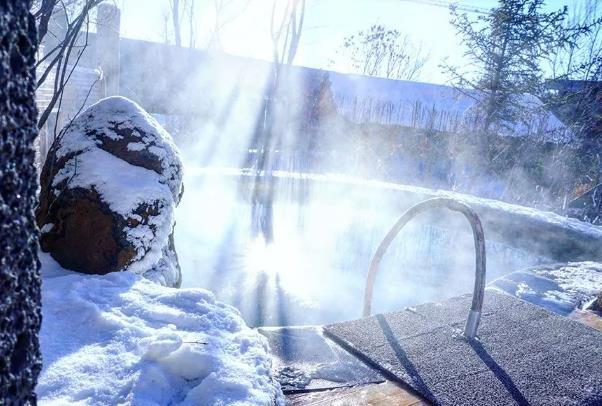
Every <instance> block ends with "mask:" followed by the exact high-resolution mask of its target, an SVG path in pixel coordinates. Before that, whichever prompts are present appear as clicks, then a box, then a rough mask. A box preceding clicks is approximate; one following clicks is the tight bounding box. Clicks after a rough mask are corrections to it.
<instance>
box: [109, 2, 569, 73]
mask: <svg viewBox="0 0 602 406" xmlns="http://www.w3.org/2000/svg"><path fill="white" fill-rule="evenodd" d="M194 1H195V4H196V6H195V7H196V9H195V19H194V21H195V24H194V25H195V35H194V38H195V43H196V46H197V47H198V48H203V47H205V46H206V44H207V43H208V38H209V35H210V32H212V30H211V27H213V25H214V21H215V20H214V12H213V0H194ZM231 1H232V2H233V5H232V7H231V8H230V10H226V12H224V13H223V14H224V16H225V17H224V18H233V20H232V21H231V22H230V23H229V24H227V25H226V26H225V27H224V28H223V30H222V31H221V32H222V34H221V48H222V49H223V50H224V51H225V52H228V53H232V54H236V55H241V56H249V57H254V58H263V59H270V57H271V43H270V39H269V16H270V10H271V5H272V0H231ZM283 1H284V0H283ZM576 1H578V0H548V1H547V8H548V9H558V8H560V7H561V6H562V5H564V4H567V5H571V4H572V3H574V2H576ZM247 2H248V6H247V7H246V9H245V11H244V13H242V14H240V11H239V10H240V6H241V4H244V3H247ZM456 2H457V3H459V4H461V5H465V6H477V7H481V8H491V7H494V6H495V5H496V3H497V1H496V0H463V1H456ZM117 3H118V4H119V6H120V8H121V9H122V35H123V36H125V37H130V38H138V39H145V40H151V41H164V38H165V32H166V28H165V27H166V24H165V21H166V20H165V18H166V16H167V15H168V8H169V1H168V0H118V1H117ZM375 23H379V24H382V25H385V26H387V27H389V28H394V29H397V30H399V31H401V32H403V33H406V34H408V35H409V36H410V37H411V38H412V40H413V41H414V42H415V43H419V44H421V46H422V48H423V50H424V51H426V52H428V53H429V55H430V57H429V60H428V62H427V64H426V65H425V67H424V69H423V71H422V73H421V75H420V77H419V78H418V79H419V80H422V81H425V82H433V83H445V82H446V81H447V78H446V77H445V76H444V75H443V74H442V72H441V69H440V68H439V65H440V64H441V62H442V61H443V59H444V58H449V60H450V61H451V62H452V63H459V62H461V61H462V54H463V52H464V50H463V48H462V46H461V44H460V41H459V39H458V38H457V36H456V33H455V31H454V29H453V27H452V26H451V25H450V24H449V10H448V9H446V8H444V7H436V6H432V5H428V4H418V3H415V2H412V1H404V0H307V6H306V20H305V29H304V31H303V34H302V39H301V43H300V46H299V50H298V53H297V57H296V59H295V64H298V65H304V66H311V67H316V68H329V67H332V65H331V61H332V60H335V61H338V63H336V65H335V68H336V69H337V70H341V71H348V70H349V67H347V66H346V65H345V64H343V63H342V61H341V60H340V59H338V60H337V53H336V51H337V50H338V49H340V48H341V45H342V42H343V38H344V37H345V36H348V35H350V34H353V33H355V32H357V31H359V30H361V29H364V28H367V27H369V26H370V25H372V24H375ZM167 29H168V31H169V30H170V29H171V28H170V27H169V26H168V28H167ZM186 30H188V28H186Z"/></svg>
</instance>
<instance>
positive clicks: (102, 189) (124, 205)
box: [41, 97, 182, 285]
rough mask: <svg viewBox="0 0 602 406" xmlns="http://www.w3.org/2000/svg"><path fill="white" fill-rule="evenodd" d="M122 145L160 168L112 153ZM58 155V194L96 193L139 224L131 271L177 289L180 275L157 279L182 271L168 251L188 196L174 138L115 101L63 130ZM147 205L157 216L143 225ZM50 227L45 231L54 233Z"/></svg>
mask: <svg viewBox="0 0 602 406" xmlns="http://www.w3.org/2000/svg"><path fill="white" fill-rule="evenodd" d="M126 137H127V138H126ZM129 139H134V140H136V141H132V142H128V140H129ZM120 141H121V142H128V143H127V145H126V149H127V151H131V152H140V151H142V150H144V152H145V153H146V154H147V157H146V158H145V160H146V161H147V164H154V163H158V165H159V166H160V167H157V168H153V169H148V168H147V167H144V166H140V165H136V164H132V163H130V162H128V160H126V159H124V157H123V156H116V155H115V154H114V153H111V152H108V151H110V150H111V148H115V145H116V144H113V146H110V145H109V144H111V143H115V142H117V143H119V142H120ZM55 153H56V161H57V162H60V161H61V160H62V159H67V162H66V163H65V164H64V165H63V167H62V168H61V169H60V170H59V172H58V173H57V174H56V176H55V177H54V178H53V180H52V186H53V187H54V188H55V190H54V193H55V195H56V194H58V193H60V191H61V190H62V188H63V185H64V184H65V185H66V187H67V188H70V189H75V188H83V189H93V190H95V191H96V192H97V193H98V194H99V195H100V198H101V200H102V201H103V202H104V203H106V204H108V206H109V208H110V209H111V211H113V212H114V213H117V214H118V215H120V216H122V217H123V218H124V219H131V222H130V223H131V224H135V225H132V226H131V227H129V228H127V229H126V230H125V234H126V235H125V238H126V239H127V241H129V242H130V243H131V244H132V245H133V246H134V248H135V249H136V256H135V257H134V258H133V259H132V261H131V264H130V265H129V267H128V270H129V271H132V272H136V273H144V272H147V273H149V274H148V275H147V276H148V277H149V278H151V279H153V280H155V281H160V280H161V279H168V281H163V283H164V284H167V285H174V284H175V282H174V281H171V279H174V280H175V279H176V277H175V276H174V277H166V276H165V275H155V274H156V273H167V274H170V275H171V274H174V275H175V274H176V273H179V271H176V270H174V269H171V268H173V266H174V265H173V264H170V259H169V253H166V252H165V250H164V248H165V247H166V246H167V244H168V238H169V235H170V234H171V232H172V229H173V226H174V222H175V220H174V208H175V206H176V205H177V204H178V203H179V200H180V196H181V192H182V190H181V189H182V163H181V160H180V157H179V154H178V150H177V148H176V146H175V145H174V143H173V141H172V139H171V136H170V135H169V134H168V133H167V132H166V131H165V130H164V129H163V128H162V127H161V126H160V125H159V123H158V122H157V121H156V120H155V119H154V118H153V117H152V116H150V115H149V114H148V113H147V112H145V111H144V110H143V109H142V108H141V107H140V106H138V105H137V104H136V103H134V102H132V101H131V100H128V99H126V98H123V97H110V98H107V99H103V100H101V101H99V102H98V103H96V104H94V105H92V106H91V107H89V108H88V109H87V110H86V111H85V112H83V113H82V114H81V115H80V116H78V117H77V118H76V119H75V120H74V121H73V122H72V123H71V124H69V125H68V126H67V127H66V128H65V130H63V132H62V133H61V135H60V141H59V144H58V148H57V149H56V152H55ZM140 156H143V155H138V159H140V158H139V157H140ZM141 207H152V208H154V209H156V210H155V212H156V213H154V214H153V215H151V216H149V217H148V221H142V217H141V216H140V214H137V211H138V210H139V209H140V208H141ZM136 223H137V224H136ZM47 226H48V225H43V226H42V227H41V228H42V230H45V231H49V229H48V227H47ZM166 257H167V258H166ZM158 269H159V270H158ZM149 270H150V271H149Z"/></svg>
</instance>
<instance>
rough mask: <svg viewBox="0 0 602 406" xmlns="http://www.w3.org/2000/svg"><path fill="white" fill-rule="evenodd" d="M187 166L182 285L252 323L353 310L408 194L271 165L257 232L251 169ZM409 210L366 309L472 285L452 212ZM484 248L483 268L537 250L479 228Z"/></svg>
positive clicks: (469, 246) (512, 263)
mask: <svg viewBox="0 0 602 406" xmlns="http://www.w3.org/2000/svg"><path fill="white" fill-rule="evenodd" d="M186 176H187V178H186V179H185V182H186V196H185V198H184V199H183V201H182V204H181V207H180V208H179V209H178V213H177V216H178V225H177V227H176V246H177V250H178V254H179V257H180V262H181V265H182V268H183V269H182V270H183V286H184V287H202V288H207V289H211V290H213V291H214V292H215V294H216V296H217V297H218V298H219V299H220V300H222V301H225V302H226V303H229V304H232V305H234V306H236V307H237V308H239V309H240V310H241V312H242V314H243V317H244V318H245V320H246V321H247V323H249V324H250V325H253V326H260V325H299V324H324V323H330V322H335V321H341V320H348V319H353V318H358V317H359V316H360V314H361V306H362V297H363V289H364V283H365V277H366V273H367V270H368V266H369V263H370V260H371V258H372V255H373V253H374V251H375V249H376V247H377V245H378V244H379V243H380V241H381V240H382V238H383V237H384V235H385V234H386V232H387V231H388V229H389V228H390V227H391V226H392V224H393V223H394V221H395V220H397V218H398V217H399V216H400V215H401V213H402V212H403V211H404V210H405V209H406V208H407V207H409V206H410V205H411V204H413V203H415V202H413V201H404V199H400V197H399V196H398V195H396V194H395V193H394V192H392V191H391V190H384V189H380V188H374V187H358V186H357V185H350V184H346V183H343V182H322V181H320V180H319V179H318V180H311V181H309V180H307V179H304V178H303V177H300V176H298V177H279V178H278V179H277V180H276V181H275V182H273V183H271V184H270V186H269V187H270V188H273V189H271V190H269V191H268V193H267V194H266V196H271V198H270V201H269V203H270V210H272V212H271V213H270V216H269V218H270V220H271V222H272V223H271V224H270V227H269V229H270V230H271V232H272V233H273V234H270V235H267V236H266V235H265V233H264V232H263V231H264V230H266V228H265V227H263V226H262V225H261V221H260V220H258V219H261V218H265V214H266V213H265V212H263V213H262V212H260V210H265V207H266V206H265V205H264V204H257V203H258V201H256V200H253V199H252V198H251V196H250V195H249V194H248V193H247V191H248V190H252V189H251V186H255V185H253V184H252V181H253V180H254V177H253V176H248V177H244V176H243V177H242V178H241V176H240V174H239V173H237V172H236V171H226V170H189V171H188V172H187V175H186ZM241 179H242V180H241ZM249 179H251V182H249ZM259 190H261V189H260V188H259ZM258 196H261V194H259V195H258ZM308 196H310V197H308ZM259 203H265V202H262V201H259ZM417 220H418V221H415V222H412V223H410V224H409V225H408V227H407V229H404V230H403V231H402V232H401V233H400V235H399V236H398V238H397V240H396V241H395V242H394V243H393V245H392V246H391V249H390V250H389V251H388V253H387V255H386V256H385V258H384V259H383V262H382V264H381V266H382V269H381V272H380V274H379V278H378V280H377V283H376V285H375V295H374V302H373V308H374V312H375V313H377V312H383V311H389V310H399V309H401V308H403V307H405V306H410V305H415V304H419V303H424V302H427V301H433V300H441V299H443V298H447V297H451V296H454V295H457V294H461V293H467V292H470V291H471V290H472V284H473V277H474V257H473V255H474V253H473V251H474V248H473V241H472V235H471V233H470V227H469V226H468V225H467V224H466V223H465V220H464V219H463V218H462V216H461V215H459V214H457V213H455V214H454V213H448V212H445V211H434V212H430V213H426V214H424V215H422V216H421V217H420V218H419V219H417ZM485 232H486V233H487V230H485ZM487 254H488V280H491V279H492V278H495V277H497V276H500V275H502V274H505V273H508V272H511V271H513V270H516V269H518V268H521V267H526V266H531V265H535V264H538V263H542V262H546V259H545V258H542V257H539V256H536V255H533V254H531V253H529V252H526V251H522V250H519V249H516V248H513V247H511V246H509V245H505V244H502V243H499V242H496V241H489V240H488V241H487Z"/></svg>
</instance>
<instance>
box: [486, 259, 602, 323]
mask: <svg viewBox="0 0 602 406" xmlns="http://www.w3.org/2000/svg"><path fill="white" fill-rule="evenodd" d="M488 289H493V290H496V291H499V292H504V293H508V294H510V295H512V296H516V297H518V298H520V299H523V300H526V301H527V302H531V303H534V304H536V305H538V306H541V307H543V308H546V309H548V310H550V311H552V312H554V313H558V314H562V315H568V314H569V313H571V312H572V311H573V310H575V309H576V308H580V307H581V306H583V305H584V304H586V303H587V302H588V301H590V300H592V299H594V298H595V297H596V296H597V295H598V294H599V292H601V291H602V264H600V263H598V262H572V263H568V264H564V265H549V266H540V267H536V268H531V269H527V270H522V271H516V272H512V273H510V274H508V275H505V276H502V277H501V278H498V279H496V280H495V281H493V282H491V283H490V284H489V286H488Z"/></svg>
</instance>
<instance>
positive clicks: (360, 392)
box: [286, 381, 429, 406]
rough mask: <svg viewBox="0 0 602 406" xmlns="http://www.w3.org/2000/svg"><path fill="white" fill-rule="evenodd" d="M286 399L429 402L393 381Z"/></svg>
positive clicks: (316, 403) (405, 405)
mask: <svg viewBox="0 0 602 406" xmlns="http://www.w3.org/2000/svg"><path fill="white" fill-rule="evenodd" d="M286 400H287V405H291V406H301V405H303V406H306V405H309V406H351V405H371V406H372V405H373V406H377V405H378V406H422V405H428V404H429V403H428V402H426V401H424V400H422V399H421V398H420V397H418V396H416V395H414V394H413V393H411V392H409V391H408V390H406V389H404V388H402V387H401V386H399V385H398V384H396V383H394V382H391V381H387V382H384V383H379V384H369V385H359V386H353V387H349V388H338V389H331V390H325V391H319V392H310V393H303V394H294V395H288V396H287V397H286Z"/></svg>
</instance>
